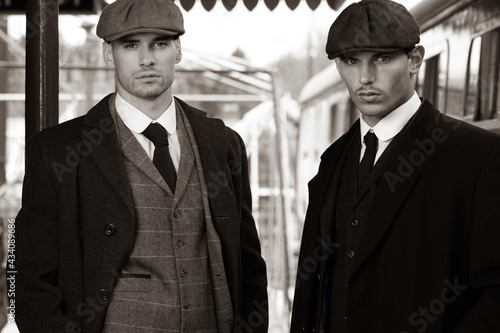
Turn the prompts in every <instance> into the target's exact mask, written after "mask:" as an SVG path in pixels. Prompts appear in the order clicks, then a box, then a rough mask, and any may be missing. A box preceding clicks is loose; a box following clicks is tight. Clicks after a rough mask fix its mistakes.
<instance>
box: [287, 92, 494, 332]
mask: <svg viewBox="0 0 500 333" xmlns="http://www.w3.org/2000/svg"><path fill="white" fill-rule="evenodd" d="M352 140H360V134H359V121H358V122H356V123H355V124H354V125H353V126H352V128H351V129H350V130H349V131H348V132H347V133H346V134H345V135H344V136H343V137H341V138H340V139H339V140H337V141H336V142H334V143H333V144H332V145H331V146H330V147H329V148H328V149H327V150H326V151H325V152H324V154H323V155H322V157H321V163H320V166H319V171H318V174H317V175H316V176H315V177H314V178H313V179H312V180H311V181H310V183H309V207H308V210H307V213H306V219H305V224H304V230H303V236H302V244H301V250H300V255H299V262H298V272H297V282H296V288H295V298H294V305H293V314H292V323H291V332H292V333H298V332H321V331H322V328H323V326H322V321H323V320H324V319H325V316H328V315H329V314H328V313H327V312H325V309H324V306H323V305H324V301H325V298H324V297H325V292H324V290H327V289H328V284H329V283H330V281H329V278H328V276H329V272H330V271H331V269H332V264H333V262H332V260H333V259H332V258H333V257H334V255H333V253H334V251H335V248H336V244H335V235H334V223H335V222H334V221H322V220H321V219H320V214H321V210H322V207H323V205H324V204H325V203H324V200H325V197H326V193H327V191H328V189H329V187H330V186H333V188H338V184H339V178H340V174H341V169H342V165H343V163H344V160H345V154H344V150H345V149H346V147H348V146H349V143H350V142H352ZM368 183H369V185H368V186H367V187H365V188H364V189H362V191H367V190H368V188H370V187H374V190H375V193H374V198H373V201H372V203H371V206H370V209H369V211H368V217H367V220H366V225H365V227H364V231H363V234H362V236H361V241H360V245H359V248H358V249H357V251H356V255H355V256H354V258H353V259H352V260H354V261H353V263H352V269H351V272H350V274H349V275H348V277H347V280H348V281H347V312H346V313H345V320H346V321H347V332H350V333H351V332H353V333H354V332H356V333H366V332H370V333H388V332H395V333H405V332H406V333H409V332H412V333H413V332H419V333H421V332H426V333H445V332H453V333H466V332H468V333H471V332H475V333H486V332H490V333H493V332H500V136H498V135H497V134H494V133H492V132H489V131H486V130H483V129H479V128H477V127H475V126H472V125H470V124H467V123H465V122H461V121H458V120H455V119H452V118H450V117H447V116H446V115H443V114H441V113H440V112H439V111H438V110H437V109H435V108H434V106H432V105H431V104H430V103H429V102H428V101H426V100H424V101H423V102H422V104H421V106H420V108H419V110H418V111H417V113H416V114H415V116H414V117H413V118H412V120H411V121H410V122H409V123H408V124H407V126H406V127H405V128H404V129H403V130H402V132H401V133H400V134H398V136H396V137H395V138H394V139H393V141H392V142H391V144H390V145H389V146H388V147H387V149H386V151H384V153H383V155H382V156H381V157H380V159H379V161H377V163H376V164H375V166H374V169H373V171H372V173H371V175H370V176H369V180H368ZM335 200H336V198H334V199H333V202H335ZM334 216H335V215H334ZM338 241H339V242H342V240H338ZM332 302H335V300H332Z"/></svg>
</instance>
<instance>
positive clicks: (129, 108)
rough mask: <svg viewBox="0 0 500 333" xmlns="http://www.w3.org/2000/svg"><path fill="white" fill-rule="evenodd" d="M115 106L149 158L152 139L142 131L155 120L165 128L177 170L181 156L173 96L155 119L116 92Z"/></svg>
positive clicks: (151, 150)
mask: <svg viewBox="0 0 500 333" xmlns="http://www.w3.org/2000/svg"><path fill="white" fill-rule="evenodd" d="M115 107H116V111H117V112H118V115H119V116H120V118H121V119H122V120H123V122H124V123H125V126H127V127H128V128H129V129H130V131H132V133H133V134H134V136H135V138H136V139H137V141H139V143H140V144H141V146H142V148H144V150H145V151H146V154H148V156H149V158H151V160H152V159H153V155H154V151H155V145H154V144H153V142H152V141H150V140H149V139H148V138H146V137H145V136H144V135H143V134H142V132H144V130H145V129H146V128H147V127H148V126H149V124H150V123H151V122H157V123H159V124H160V125H162V126H163V127H164V128H165V129H166V130H167V133H168V147H169V151H170V156H171V157H172V162H173V163H174V167H175V171H176V172H178V171H179V161H180V158H181V146H180V143H179V138H178V137H177V122H176V121H177V117H176V114H175V102H174V99H173V97H172V103H170V105H169V106H168V108H167V109H166V110H165V111H164V112H163V113H162V115H161V116H160V117H159V118H158V119H156V120H153V119H151V118H149V117H148V116H147V115H146V114H144V113H143V112H142V111H140V110H139V109H137V108H136V107H135V106H133V105H132V104H130V103H128V102H127V101H125V100H124V99H123V98H122V97H121V96H120V94H118V93H117V94H116V100H115Z"/></svg>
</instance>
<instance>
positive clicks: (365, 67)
mask: <svg viewBox="0 0 500 333" xmlns="http://www.w3.org/2000/svg"><path fill="white" fill-rule="evenodd" d="M373 81H375V70H374V68H373V66H372V65H371V64H369V63H362V64H361V67H360V73H359V83H361V84H362V85H367V84H371V83H373Z"/></svg>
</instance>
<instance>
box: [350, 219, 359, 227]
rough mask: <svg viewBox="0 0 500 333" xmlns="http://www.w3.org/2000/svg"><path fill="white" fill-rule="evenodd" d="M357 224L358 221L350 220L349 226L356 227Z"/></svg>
mask: <svg viewBox="0 0 500 333" xmlns="http://www.w3.org/2000/svg"><path fill="white" fill-rule="evenodd" d="M358 224H359V221H358V220H352V221H351V225H352V226H354V227H357V226H358Z"/></svg>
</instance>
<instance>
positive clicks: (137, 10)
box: [96, 0, 184, 42]
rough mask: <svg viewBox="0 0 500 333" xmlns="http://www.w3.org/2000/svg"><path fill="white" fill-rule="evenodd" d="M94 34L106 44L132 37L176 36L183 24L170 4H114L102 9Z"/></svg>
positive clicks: (143, 0)
mask: <svg viewBox="0 0 500 333" xmlns="http://www.w3.org/2000/svg"><path fill="white" fill-rule="evenodd" d="M96 33H97V36H98V37H100V38H103V39H104V40H105V41H107V42H112V41H114V40H117V39H120V38H122V37H125V36H127V35H131V34H136V33H158V34H162V35H168V36H176V35H182V34H183V33H184V20H183V18H182V13H181V11H180V9H179V7H177V5H175V4H174V2H173V1H172V0H116V1H115V2H113V3H112V4H110V5H108V6H106V7H105V8H104V9H103V11H102V13H101V17H99V22H98V23H97V31H96Z"/></svg>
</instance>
